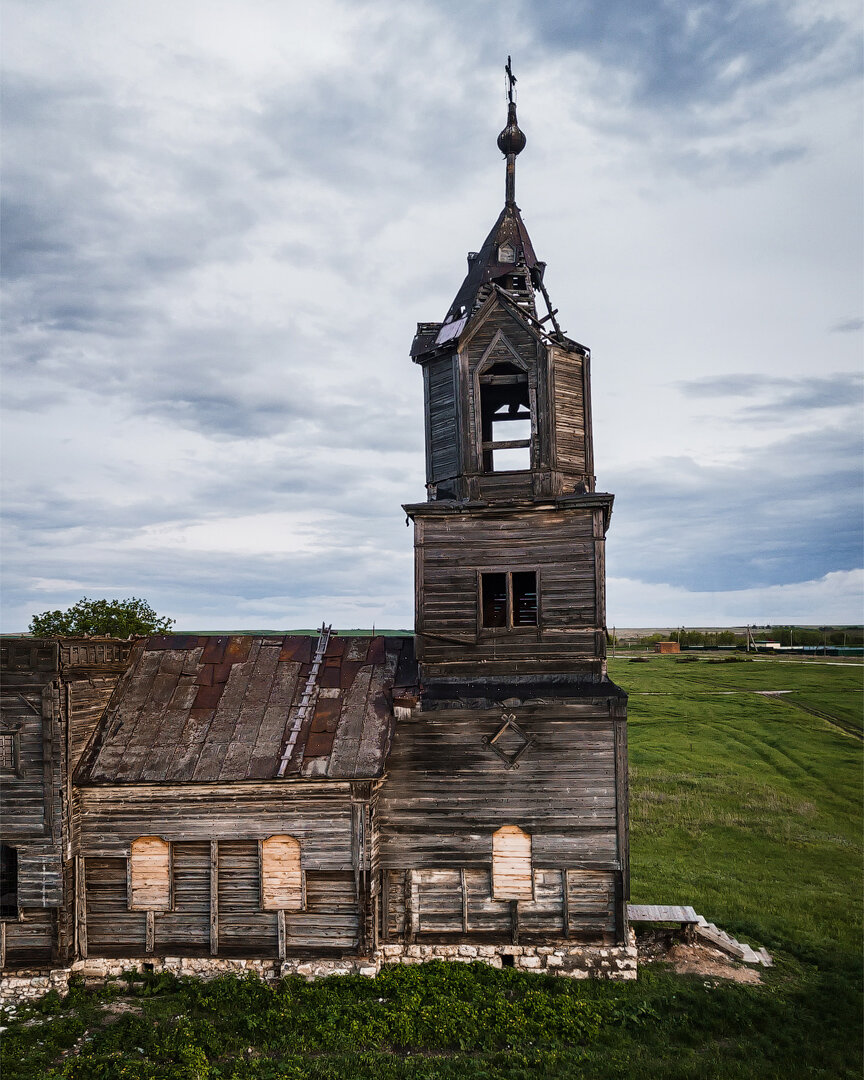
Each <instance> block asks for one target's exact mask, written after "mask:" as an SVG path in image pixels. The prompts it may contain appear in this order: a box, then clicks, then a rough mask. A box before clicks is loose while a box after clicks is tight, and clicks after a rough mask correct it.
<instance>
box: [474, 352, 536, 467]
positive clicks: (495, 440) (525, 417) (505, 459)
mask: <svg viewBox="0 0 864 1080" xmlns="http://www.w3.org/2000/svg"><path fill="white" fill-rule="evenodd" d="M480 426H481V442H482V447H481V450H482V461H483V471H484V472H513V471H523V470H526V469H530V468H531V402H530V398H529V394H528V376H527V375H526V373H525V372H524V371H522V370H521V368H519V367H517V366H516V365H515V364H508V363H501V364H494V365H493V366H492V367H491V368H489V369H488V370H487V371H485V372H484V373H483V374H482V375H481V376H480Z"/></svg>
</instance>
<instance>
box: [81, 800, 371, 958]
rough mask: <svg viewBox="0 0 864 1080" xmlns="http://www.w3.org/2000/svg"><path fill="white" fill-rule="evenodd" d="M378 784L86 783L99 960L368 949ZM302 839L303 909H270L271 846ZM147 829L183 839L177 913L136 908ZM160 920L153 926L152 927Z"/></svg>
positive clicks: (89, 910) (85, 902) (174, 844)
mask: <svg viewBox="0 0 864 1080" xmlns="http://www.w3.org/2000/svg"><path fill="white" fill-rule="evenodd" d="M369 797H370V790H369V784H366V783H360V784H353V785H352V784H350V783H332V782H328V783H318V784H315V783H310V784H303V783H300V784H297V783H291V782H280V781H270V782H268V783H261V784H249V783H247V784H234V785H230V784H225V785H182V786H181V785H135V786H128V787H120V786H110V787H109V786H106V787H79V788H77V789H76V791H75V799H76V811H75V813H76V817H77V818H78V820H79V823H80V824H79V830H78V838H77V843H78V846H79V851H80V854H81V856H82V859H83V863H84V866H85V868H86V873H85V880H86V890H85V895H84V896H83V897H82V899H81V909H82V910H81V912H79V919H80V918H83V921H84V922H85V924H86V939H87V955H88V956H103V957H112V956H145V955H157V956H165V955H179V956H203V955H218V956H225V957H231V956H249V957H273V958H278V957H279V956H291V955H330V954H332V955H341V954H344V953H350V952H352V951H355V950H358V949H361V948H363V947H365V946H366V945H367V940H366V938H367V928H366V925H365V922H366V914H367V910H368V907H369V903H368V897H367V893H368V890H369V882H370V865H371V844H370V840H369V832H370V814H369ZM274 835H289V836H291V837H294V838H295V839H296V840H298V841H299V843H300V866H301V879H302V884H301V890H302V901H301V907H302V910H299V911H297V910H287V909H286V910H284V911H277V910H266V909H265V904H267V903H268V900H267V897H265V895H264V893H263V889H262V874H261V867H262V861H261V860H262V844H261V841H263V840H266V839H267V838H268V837H270V836H274ZM141 836H159V837H161V838H162V839H163V840H166V841H168V842H169V844H170V846H171V875H172V878H171V903H170V909H169V910H167V911H153V912H152V913H151V912H139V911H130V910H129V895H130V894H129V873H128V856H129V853H130V850H131V845H132V842H133V841H134V840H135V839H137V838H138V837H141ZM148 920H149V926H150V928H149V930H148Z"/></svg>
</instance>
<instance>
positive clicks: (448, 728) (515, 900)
mask: <svg viewBox="0 0 864 1080" xmlns="http://www.w3.org/2000/svg"><path fill="white" fill-rule="evenodd" d="M506 70H507V75H508V95H507V96H508V101H507V124H506V126H505V128H504V130H503V131H502V132H501V134H500V135H499V136H498V147H499V149H500V150H501V152H502V153H503V155H504V158H505V162H506V173H505V198H504V208H503V210H502V211H501V213H500V214H499V215H498V220H497V221H496V222H495V224H494V225H493V226H492V230H491V232H490V233H489V235H488V236H487V237H486V239H485V240H484V242H483V244H482V246H481V247H480V250H479V251H476V252H471V253H470V254H469V255H468V272H467V274H466V276H465V280H464V281H463V282H462V285H461V286H460V288H459V291H458V292H457V293H456V298H455V299H454V301H453V303H452V304H451V305H450V308H449V310H448V311H447V313H446V315H445V317H444V320H443V321H442V322H440V323H439V322H436V323H421V324H420V325H419V326H418V328H417V334H416V336H415V338H414V343H413V346H412V348H411V356H412V359H413V360H414V362H415V363H416V364H417V365H418V366H419V367H420V368H421V370H422V372H423V385H424V397H425V416H426V493H427V499H426V501H425V502H421V503H414V504H412V505H409V506H406V507H405V511H406V513H407V514H408V516H409V517H410V518H412V519H413V521H414V551H415V590H416V595H415V610H416V625H415V643H416V650H417V659H418V661H419V684H420V685H419V701H418V700H417V699H416V698H415V697H413V696H412V697H411V699H410V705H411V707H410V708H409V707H407V706H405V705H404V703H403V706H402V709H401V714H400V718H399V721H398V723H397V725H396V729H395V732H394V734H393V742H392V748H391V751H390V755H389V757H388V761H387V770H388V772H387V779H386V781H385V783H384V785H383V786H382V790H381V795H380V804H379V806H380V822H381V832H380V848H379V859H380V867H381V872H382V875H383V876H382V882H381V896H382V900H381V903H382V911H383V912H384V915H383V916H382V934H383V935H384V937H385V940H388V938H387V935H390V937H389V940H391V941H394V940H395V941H398V942H403V943H405V944H413V943H415V942H430V943H439V944H440V943H452V942H456V941H462V942H468V943H474V942H481V941H482V942H484V943H487V944H489V943H492V944H493V945H495V947H496V948H501V949H503V950H505V951H506V947H512V945H516V944H520V943H525V944H528V943H533V944H534V945H544V946H546V945H550V944H554V945H555V946H556V947H557V948H560V949H561V954H562V955H565V954H566V956H567V957H568V959H567V961H566V962H567V963H576V962H577V954H578V953H579V950H580V949H581V948H582V947H583V945H585V946H586V947H592V946H593V945H596V944H602V945H609V944H615V945H617V946H621V945H624V944H625V943H626V942H627V941H628V940H629V939H628V929H627V904H626V901H627V896H628V890H629V886H628V880H629V877H628V873H629V872H628V865H629V864H628V852H629V844H628V824H627V821H628V819H627V726H626V725H627V719H626V718H627V696H626V694H625V693H624V692H623V691H622V690H620V689H619V688H618V687H617V686H615V684H614V683H612V682H610V681H609V679H608V678H607V675H606V612H605V562H604V547H605V537H606V529H607V527H608V525H609V517H610V514H611V511H612V496H611V495H608V494H606V493H603V492H598V491H596V490H595V484H594V463H593V455H592V449H591V407H590V400H591V398H590V370H589V363H590V355H589V352H588V350H587V349H586V348H585V346H584V345H580V344H579V343H578V342H576V341H574V340H573V339H572V338H570V337H568V336H567V335H566V334H565V333H564V332H563V331H562V329H561V326H560V324H559V322H558V319H557V311H556V310H555V309H554V308H553V307H552V305H551V302H550V300H549V296H548V294H547V292H546V286H545V283H544V271H545V269H546V268H545V266H544V264H543V263H542V262H541V261H540V260H539V259H538V258H537V256H536V255H535V253H534V246H533V244H532V243H531V239H530V237H529V236H528V231H527V229H526V228H525V223H524V222H523V220H522V215H521V213H520V211H519V207H518V206H517V205H516V158H517V156H518V155H519V154H520V153H521V152H522V150H523V149H524V147H525V142H526V139H525V135H524V134H523V133H522V131H521V129H520V128H519V124H518V122H517V119H516V102H515V100H514V95H513V83H514V82H515V80H514V79H513V77H512V74H511V72H510V63H509V59H508V63H507V69H506ZM538 955H539V954H538ZM603 955H604V956H605V955H606V954H605V953H604V954H603ZM606 962H607V961H605V960H604V961H601V962H600V963H606ZM621 962H622V964H623V963H624V960H623V959H622V961H621ZM628 962H629V961H628ZM592 963H593V961H592ZM526 966H527V965H526Z"/></svg>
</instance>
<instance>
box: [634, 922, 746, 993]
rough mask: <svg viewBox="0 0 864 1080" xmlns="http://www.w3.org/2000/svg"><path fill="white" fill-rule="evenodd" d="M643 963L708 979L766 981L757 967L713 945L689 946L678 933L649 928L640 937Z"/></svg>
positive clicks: (641, 960) (639, 944) (738, 981)
mask: <svg viewBox="0 0 864 1080" xmlns="http://www.w3.org/2000/svg"><path fill="white" fill-rule="evenodd" d="M637 946H638V949H639V963H640V964H654V963H661V964H668V965H669V966H670V967H671V969H672V970H673V971H674V972H675V974H676V975H702V976H703V977H704V978H711V979H728V980H729V981H731V982H736V983H748V984H750V985H751V986H753V985H757V984H758V983H761V982H762V977H761V976H760V974H759V971H758V969H757V968H754V967H752V966H751V965H749V964H739V963H737V962H736V961H735V960H733V959H732V957H731V956H728V955H727V954H726V953H724V952H721V950H720V949H714V948H712V947H711V946H710V945H703V944H701V943H699V942H693V944H692V945H688V944H687V943H686V942H684V941H682V940H681V939H680V937H678V936H677V935H676V934H674V933H670V932H668V931H662V930H659V931H649V932H648V933H646V934H641V935H640V936H639V939H638V942H637Z"/></svg>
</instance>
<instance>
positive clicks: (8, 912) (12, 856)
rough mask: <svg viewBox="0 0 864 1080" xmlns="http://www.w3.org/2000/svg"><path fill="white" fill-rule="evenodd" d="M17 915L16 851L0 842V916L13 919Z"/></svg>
mask: <svg viewBox="0 0 864 1080" xmlns="http://www.w3.org/2000/svg"><path fill="white" fill-rule="evenodd" d="M17 915H18V852H17V851H16V850H15V848H14V847H10V846H9V845H8V844H0V918H3V919H14V918H16V917H17Z"/></svg>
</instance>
